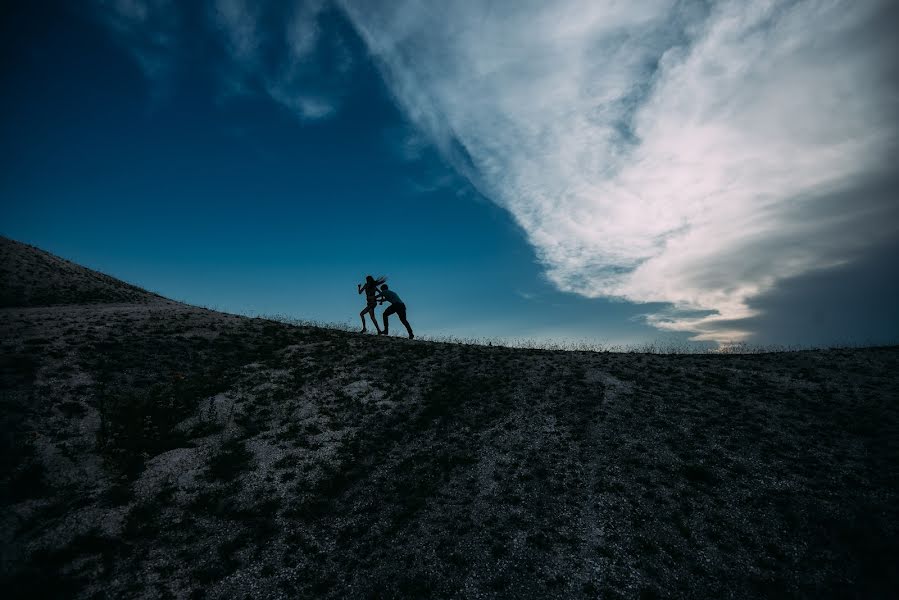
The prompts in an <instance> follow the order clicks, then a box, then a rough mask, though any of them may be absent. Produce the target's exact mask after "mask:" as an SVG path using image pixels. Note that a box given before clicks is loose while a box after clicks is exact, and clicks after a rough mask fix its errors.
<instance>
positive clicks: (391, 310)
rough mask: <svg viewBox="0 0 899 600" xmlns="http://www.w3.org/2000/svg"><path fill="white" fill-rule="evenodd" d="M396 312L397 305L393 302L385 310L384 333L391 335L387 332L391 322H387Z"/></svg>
mask: <svg viewBox="0 0 899 600" xmlns="http://www.w3.org/2000/svg"><path fill="white" fill-rule="evenodd" d="M395 312H396V305H395V304H391V305H390V306H388V307H387V310H385V311H384V335H389V334H388V333H387V332H388V331H389V329H388V328H389V324H388V322H387V317H389V316H390V315H392V314H393V313H395Z"/></svg>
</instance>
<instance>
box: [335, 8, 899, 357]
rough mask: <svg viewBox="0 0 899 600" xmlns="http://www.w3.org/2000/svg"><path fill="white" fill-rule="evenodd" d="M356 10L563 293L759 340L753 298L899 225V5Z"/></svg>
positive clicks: (454, 153) (388, 64)
mask: <svg viewBox="0 0 899 600" xmlns="http://www.w3.org/2000/svg"><path fill="white" fill-rule="evenodd" d="M341 6H342V7H343V9H344V11H345V13H346V14H347V15H348V17H349V19H350V20H351V21H352V22H353V24H354V25H355V26H356V28H357V30H358V31H359V32H360V35H361V36H362V38H363V39H364V40H365V42H366V44H367V45H368V47H369V49H370V51H371V53H372V54H373V56H374V57H375V58H376V60H377V61H378V62H379V64H380V66H381V68H382V70H383V73H384V76H385V78H386V80H387V81H388V84H389V85H390V87H391V89H392V91H393V93H394V95H395V96H396V99H397V101H398V103H399V104H400V106H401V107H402V108H403V109H404V110H405V111H406V112H407V114H408V115H409V117H410V118H411V119H412V120H413V122H415V123H416V124H417V125H418V126H419V127H420V128H421V129H422V130H423V131H425V132H426V133H427V134H428V135H429V136H430V137H431V138H432V140H433V141H434V142H435V143H436V144H437V145H438V146H439V147H440V148H441V149H442V151H443V152H444V154H445V155H446V156H447V157H449V159H450V160H451V161H453V163H454V164H455V166H456V167H457V169H458V170H459V171H460V172H461V173H464V174H465V175H466V176H468V177H469V178H470V179H471V181H472V182H473V183H474V184H475V185H476V186H477V187H478V188H479V189H480V190H481V191H482V192H483V193H484V194H485V195H487V196H488V197H490V198H492V199H494V200H495V201H496V202H498V203H500V204H501V205H502V206H504V207H506V208H507V209H508V210H509V211H510V212H511V214H512V215H514V217H515V219H516V220H517V221H518V223H519V224H520V225H521V227H522V228H523V229H524V231H525V232H526V234H527V236H528V238H529V240H530V242H531V243H532V244H533V245H534V247H535V248H536V249H537V252H538V255H539V257H540V259H541V260H542V261H543V263H544V264H545V266H546V269H547V275H548V277H549V278H550V280H551V281H552V282H554V283H555V284H556V285H557V286H558V287H559V288H560V289H562V290H566V291H571V292H576V293H579V294H584V295H587V296H612V297H619V298H623V299H627V300H630V301H636V302H666V303H670V304H671V305H672V307H673V308H672V310H671V311H669V312H668V313H666V314H654V315H649V316H648V318H649V321H650V322H651V323H652V324H654V325H655V326H657V327H659V328H662V329H666V330H674V331H688V332H692V333H694V334H695V339H699V340H713V341H719V342H724V341H738V340H741V339H744V338H746V336H747V335H748V334H749V333H750V331H751V330H750V329H748V328H742V327H740V325H741V324H750V323H751V318H752V317H754V316H756V315H757V314H758V309H757V308H755V307H754V306H753V305H752V304H751V302H750V300H751V299H752V298H755V297H758V296H760V295H762V294H764V293H766V292H767V291H769V290H772V289H773V288H774V287H775V286H776V285H777V283H778V282H780V281H783V280H786V279H788V278H793V277H797V276H799V275H801V274H804V273H809V272H813V271H815V270H819V269H826V268H833V267H836V266H838V265H841V264H844V263H846V262H847V261H849V260H851V259H852V258H853V257H854V256H856V255H857V254H858V253H860V252H861V251H862V250H863V249H864V248H865V247H866V246H868V245H869V244H875V243H880V242H882V241H883V240H886V239H889V238H891V237H892V236H895V235H896V233H897V225H899V219H897V218H896V217H897V210H896V204H897V202H896V188H895V187H894V188H892V189H891V190H890V191H889V192H888V193H887V194H885V195H884V194H866V186H867V185H868V182H869V181H870V180H873V179H876V178H878V177H881V176H883V175H884V174H886V173H889V172H890V171H891V169H893V168H894V165H895V164H896V158H897V153H896V148H897V145H896V141H897V135H896V134H897V127H896V124H897V120H896V116H897V106H896V102H897V97H899V96H897V90H899V85H897V80H899V78H897V69H896V67H895V63H894V59H893V57H894V56H896V55H897V54H896V50H897V47H896V46H897V44H896V42H895V35H894V26H895V24H896V16H895V14H892V13H894V12H895V9H893V8H892V7H891V5H890V3H888V2H873V1H872V2H851V1H836V0H832V1H824V0H821V1H789V2H788V1H777V0H769V1H754V2H750V1H746V0H735V1H721V2H712V3H708V2H699V1H697V2H690V1H674V0H671V1H668V0H644V1H641V2H611V1H610V2H599V1H596V0H568V1H558V2H519V1H515V2H490V3H475V2H446V3H433V2H427V1H425V0H406V1H394V0H391V1H389V2H387V1H385V2H374V1H372V0H342V1H341Z"/></svg>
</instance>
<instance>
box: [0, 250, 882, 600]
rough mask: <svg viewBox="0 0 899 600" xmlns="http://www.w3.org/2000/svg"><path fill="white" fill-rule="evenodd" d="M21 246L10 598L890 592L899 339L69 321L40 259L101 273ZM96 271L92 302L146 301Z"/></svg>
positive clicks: (209, 318)
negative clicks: (598, 338) (759, 342)
mask: <svg viewBox="0 0 899 600" xmlns="http://www.w3.org/2000/svg"><path fill="white" fill-rule="evenodd" d="M13 248H15V249H16V250H15V252H14V253H9V254H7V253H6V252H5V253H4V255H3V256H4V261H6V260H7V258H6V257H7V256H16V257H18V258H17V259H16V260H15V262H12V261H11V262H10V263H9V264H4V265H3V270H4V280H3V283H4V290H5V291H4V293H7V292H8V295H7V296H6V297H7V298H8V299H9V300H8V301H7V307H6V308H3V309H2V310H0V337H2V340H3V342H2V343H3V346H2V363H0V383H2V389H3V394H2V402H3V419H4V428H3V432H4V433H3V446H2V448H0V450H2V456H3V466H2V472H0V475H2V490H0V491H2V503H3V510H2V513H0V514H2V517H0V536H2V570H3V572H2V582H0V583H2V586H3V589H4V590H6V591H7V597H10V596H12V597H24V596H28V597H66V598H90V597H95V596H109V597H138V598H144V597H146V598H157V597H168V596H174V597H177V598H202V597H208V598H234V597H245V596H247V597H253V598H268V597H284V598H296V597H325V598H347V597H350V598H355V597H421V596H428V595H432V596H441V597H443V596H452V597H464V598H469V597H546V598H572V597H583V598H596V597H626V598H630V597H641V598H652V597H674V598H678V597H680V598H697V597H736V598H755V597H810V596H815V597H821V596H823V597H847V596H849V597H865V598H872V597H887V596H892V594H893V593H894V590H895V589H896V586H897V584H899V579H897V575H896V572H895V570H894V568H893V567H894V565H893V560H894V557H895V556H897V555H899V543H897V539H899V536H897V534H899V501H897V500H899V498H897V490H899V485H897V484H899V472H897V465H899V446H897V444H896V440H897V439H899V410H897V405H896V399H897V398H899V376H897V373H899V349H897V348H869V349H852V350H830V351H808V352H794V353H772V354H752V355H652V354H635V353H620V354H615V353H590V352H559V351H545V350H518V349H509V348H502V347H480V346H465V345H457V344H445V343H433V342H423V341H418V340H414V341H409V340H406V339H400V338H384V337H377V336H373V335H369V336H366V335H361V334H353V333H347V332H342V331H336V330H329V329H322V328H315V327H296V326H291V325H288V324H284V323H279V322H273V321H268V320H264V319H250V318H244V317H238V316H234V315H227V314H222V313H217V312H213V311H209V310H204V309H200V308H196V307H191V306H186V305H183V304H179V303H175V302H171V301H167V300H165V299H162V298H159V297H148V296H146V295H142V294H137V292H135V294H137V295H135V296H134V298H135V301H134V302H122V301H120V300H117V301H116V302H117V303H116V304H109V303H106V304H103V303H94V304H79V303H74V302H81V301H82V298H84V297H82V296H79V295H78V293H74V294H71V295H66V294H62V295H55V296H54V295H53V294H55V292H54V291H53V290H52V289H51V290H50V291H49V292H47V293H48V294H50V296H49V297H52V298H54V299H56V300H59V302H54V303H53V304H55V305H53V306H35V304H37V303H38V302H37V301H36V300H35V298H41V297H44V298H46V297H48V296H46V295H45V296H40V295H39V294H38V295H35V294H34V293H31V292H29V291H28V290H31V289H38V288H39V285H38V284H39V283H40V282H36V283H29V282H34V281H35V279H34V277H35V276H34V273H33V271H32V270H30V268H27V267H23V266H22V265H33V264H39V263H40V264H45V265H47V269H49V272H48V273H46V276H47V277H48V279H47V280H52V281H54V282H55V283H54V285H58V286H60V287H61V288H63V289H70V288H72V289H75V290H78V289H82V288H81V287H80V286H84V289H97V288H92V287H91V286H93V285H94V284H93V283H91V282H93V281H95V279H94V278H92V277H91V276H90V275H89V273H91V272H87V273H88V275H85V271H86V270H83V269H81V268H80V267H77V265H72V264H71V263H66V262H65V261H62V260H61V259H55V257H50V256H49V255H46V254H45V253H43V252H41V251H40V250H37V249H33V248H29V247H24V246H21V245H15V244H14V245H13ZM32 255H33V256H32ZM48 257H49V258H48ZM54 269H55V270H54ZM101 283H103V285H108V286H109V288H108V289H110V290H113V291H111V292H110V294H112V296H104V298H111V297H113V296H114V294H115V292H114V290H118V289H123V290H130V289H132V288H130V286H127V285H126V284H119V283H118V282H116V281H115V280H107V279H102V280H101ZM7 285H8V286H9V287H8V288H7V287H6V286H7ZM120 285H121V287H120ZM101 287H102V286H101ZM103 289H107V288H103ZM21 290H25V291H24V292H20V291H21ZM20 293H21V295H17V294H20ZM66 299H68V300H67V302H68V303H66V304H63V303H61V302H63V301H66ZM104 301H105V300H104ZM40 303H43V301H41V302H40ZM10 304H13V306H10Z"/></svg>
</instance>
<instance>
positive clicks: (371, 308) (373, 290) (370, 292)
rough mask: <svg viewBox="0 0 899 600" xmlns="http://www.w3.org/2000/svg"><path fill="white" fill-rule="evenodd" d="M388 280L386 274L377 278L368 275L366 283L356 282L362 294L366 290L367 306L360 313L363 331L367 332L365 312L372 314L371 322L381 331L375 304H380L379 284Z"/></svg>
mask: <svg viewBox="0 0 899 600" xmlns="http://www.w3.org/2000/svg"><path fill="white" fill-rule="evenodd" d="M385 281H387V278H386V277H384V276H381V277H378V278H377V279H375V278H374V277H372V276H371V275H368V276H366V278H365V283H359V284H356V289H357V290H358V291H359V293H360V294H361V293H362V292H365V300H366V305H365V308H363V309H362V312H360V313H359V317H360V318H361V319H362V333H365V332H366V331H367V329H366V328H365V313H368V314H369V315H371V322H372V323H374V324H375V329H377V330H378V333H379V334H380V333H381V328H380V327H378V319H377V317H375V306H377V305H378V298H377V295H378V286H379V285H381V284H382V283H384V282H385Z"/></svg>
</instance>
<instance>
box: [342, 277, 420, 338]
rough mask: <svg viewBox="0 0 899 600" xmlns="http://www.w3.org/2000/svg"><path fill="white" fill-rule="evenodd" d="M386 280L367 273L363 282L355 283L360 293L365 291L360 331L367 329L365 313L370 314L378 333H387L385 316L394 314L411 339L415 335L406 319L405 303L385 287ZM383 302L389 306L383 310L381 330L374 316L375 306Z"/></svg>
mask: <svg viewBox="0 0 899 600" xmlns="http://www.w3.org/2000/svg"><path fill="white" fill-rule="evenodd" d="M386 281H387V278H386V277H384V276H383V275H382V276H381V277H378V278H377V279H375V278H374V277H372V276H371V275H369V276H367V277H366V278H365V283H360V284H357V285H356V288H357V290H358V291H359V293H360V294H361V293H362V292H365V300H366V305H365V308H363V309H362V312H360V313H359V317H360V318H361V319H362V333H365V332H366V331H367V330H366V328H365V315H366V313H368V314H369V315H370V316H371V320H372V323H374V324H375V329H377V330H378V335H389V333H388V332H389V323H388V321H387V317H389V316H390V315H392V314H396V315H397V316H398V317H399V318H400V322H401V323H402V324H403V325H405V326H406V331H408V332H409V339H410V340H411V339H413V338H414V337H415V334H413V333H412V327H411V326H410V325H409V321H407V320H406V305H405V304H404V303H403V301H402V299H400V297H399V296H398V295H397V293H396V292H394V291H391V290H390V288H389V287H387V284H386V283H385V282H386ZM384 302H389V303H390V306H388V307H387V310H385V311H384V330H383V331H382V330H381V328H380V327H378V319H377V318H376V317H375V306H377V305H378V304H384Z"/></svg>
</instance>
